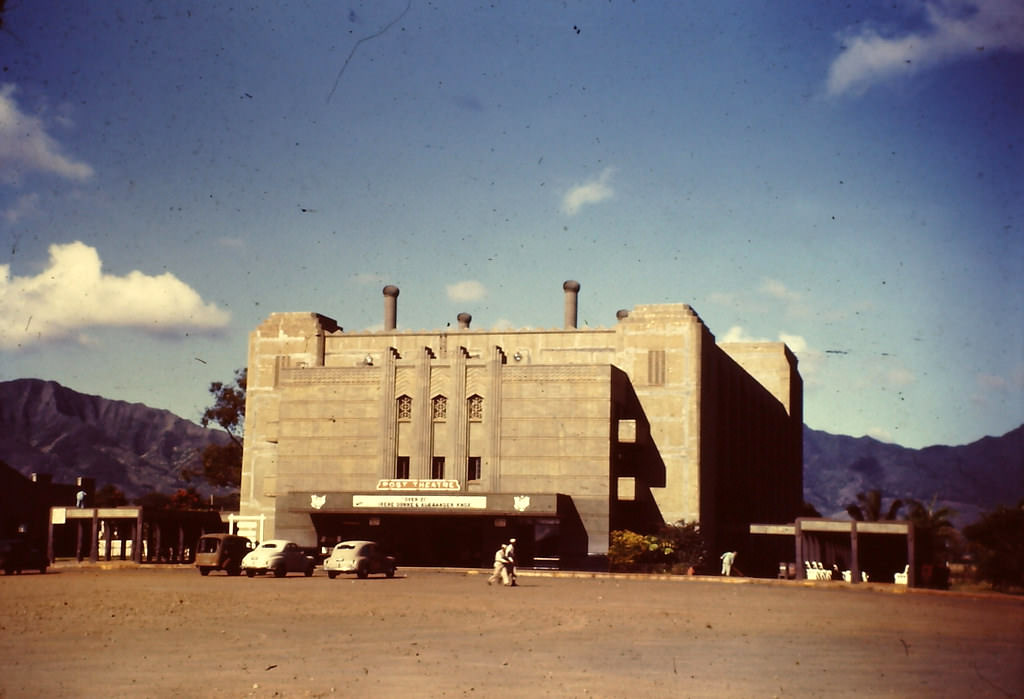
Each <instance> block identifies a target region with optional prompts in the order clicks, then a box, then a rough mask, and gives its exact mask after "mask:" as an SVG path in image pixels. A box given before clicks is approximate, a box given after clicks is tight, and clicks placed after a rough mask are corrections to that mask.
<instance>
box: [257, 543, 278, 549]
mask: <svg viewBox="0 0 1024 699" xmlns="http://www.w3.org/2000/svg"><path fill="white" fill-rule="evenodd" d="M260 548H261V549H276V548H277V544H263V546H260Z"/></svg>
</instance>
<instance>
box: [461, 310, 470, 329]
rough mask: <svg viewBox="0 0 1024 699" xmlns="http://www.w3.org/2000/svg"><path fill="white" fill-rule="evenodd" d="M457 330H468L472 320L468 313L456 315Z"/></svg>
mask: <svg viewBox="0 0 1024 699" xmlns="http://www.w3.org/2000/svg"><path fill="white" fill-rule="evenodd" d="M458 320H459V330H469V324H470V323H472V322H473V316H471V315H469V314H468V313H460V314H459V315H458Z"/></svg>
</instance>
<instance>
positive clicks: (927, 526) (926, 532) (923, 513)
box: [907, 495, 957, 563]
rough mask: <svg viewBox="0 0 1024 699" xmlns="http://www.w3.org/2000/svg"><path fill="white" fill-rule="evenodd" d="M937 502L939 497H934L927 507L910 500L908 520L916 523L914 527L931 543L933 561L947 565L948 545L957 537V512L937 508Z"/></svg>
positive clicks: (908, 502)
mask: <svg viewBox="0 0 1024 699" xmlns="http://www.w3.org/2000/svg"><path fill="white" fill-rule="evenodd" d="M936 500H937V496H934V495H933V496H932V501H931V502H930V503H928V504H927V505H925V504H923V503H921V502H919V501H917V500H908V501H907V507H908V508H909V512H908V517H907V519H909V520H910V521H911V522H913V523H914V527H915V528H916V529H917V530H918V531H919V532H921V534H922V535H923V536H924V538H925V539H926V540H927V541H930V542H931V544H932V555H933V560H934V561H935V562H936V563H945V562H946V550H947V548H948V543H949V542H950V541H952V540H953V539H955V538H956V536H957V531H956V528H955V527H954V526H953V517H954V516H956V510H953V509H951V508H949V507H945V506H943V507H936Z"/></svg>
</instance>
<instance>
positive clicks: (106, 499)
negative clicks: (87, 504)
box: [93, 483, 128, 507]
mask: <svg viewBox="0 0 1024 699" xmlns="http://www.w3.org/2000/svg"><path fill="white" fill-rule="evenodd" d="M93 503H94V506H95V507H120V506H121V505H127V504H128V498H126V497H125V495H124V491H123V490H121V489H120V488H118V487H117V486H116V485H113V484H111V483H107V484H106V485H105V486H103V487H102V488H100V489H99V490H97V491H96V493H95V495H93Z"/></svg>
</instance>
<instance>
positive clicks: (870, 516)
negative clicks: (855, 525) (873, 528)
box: [846, 488, 903, 522]
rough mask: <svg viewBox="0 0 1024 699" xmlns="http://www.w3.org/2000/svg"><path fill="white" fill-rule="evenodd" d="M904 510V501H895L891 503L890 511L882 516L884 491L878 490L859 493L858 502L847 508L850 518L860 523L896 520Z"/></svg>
mask: <svg viewBox="0 0 1024 699" xmlns="http://www.w3.org/2000/svg"><path fill="white" fill-rule="evenodd" d="M902 508H903V501H902V500H900V499H896V500H893V501H892V502H891V503H889V509H888V510H886V511H885V516H884V517H883V516H882V491H881V490H879V489H878V488H875V489H873V490H869V491H868V492H866V493H857V502H856V503H851V504H849V505H847V506H846V511H847V512H848V513H849V514H850V517H852V518H853V519H855V520H857V521H858V522H878V521H881V520H883V519H885V520H889V519H896V518H897V517H899V515H900V510H901V509H902Z"/></svg>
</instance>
